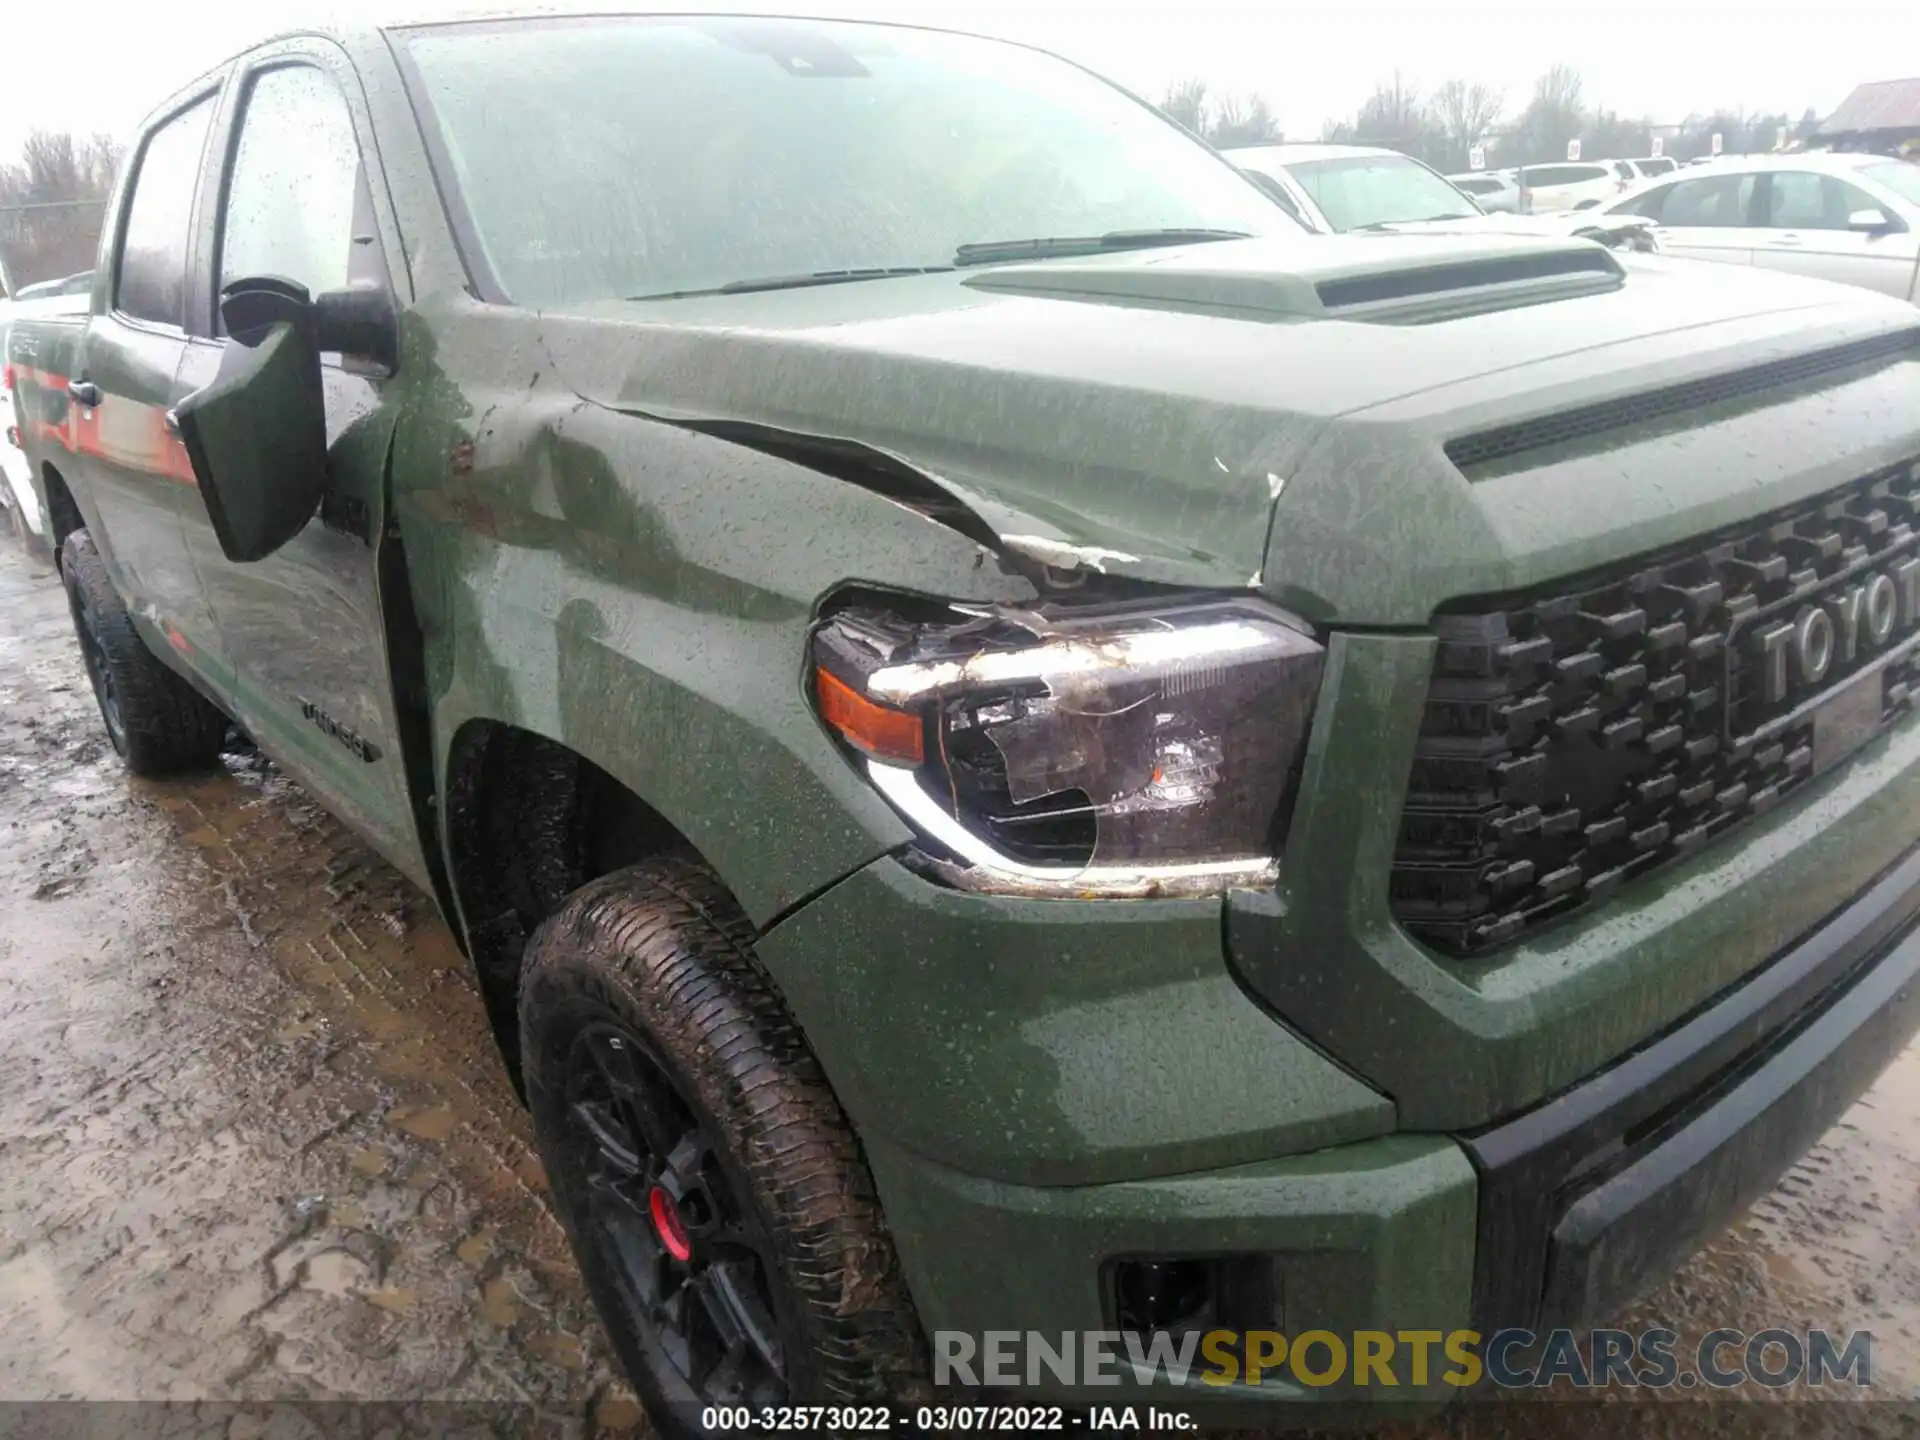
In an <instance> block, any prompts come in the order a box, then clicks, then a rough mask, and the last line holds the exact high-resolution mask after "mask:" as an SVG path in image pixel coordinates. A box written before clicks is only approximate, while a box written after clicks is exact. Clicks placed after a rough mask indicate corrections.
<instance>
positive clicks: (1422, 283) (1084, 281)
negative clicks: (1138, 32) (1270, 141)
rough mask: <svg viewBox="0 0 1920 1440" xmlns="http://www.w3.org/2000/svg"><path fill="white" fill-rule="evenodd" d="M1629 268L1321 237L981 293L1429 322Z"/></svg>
mask: <svg viewBox="0 0 1920 1440" xmlns="http://www.w3.org/2000/svg"><path fill="white" fill-rule="evenodd" d="M1625 281H1626V272H1625V271H1624V270H1623V269H1622V268H1621V267H1620V263H1619V261H1617V260H1616V259H1614V257H1613V255H1612V254H1611V253H1610V252H1609V251H1607V250H1605V249H1602V248H1601V247H1600V246H1598V245H1593V244H1589V243H1587V242H1586V241H1583V240H1546V239H1541V240H1536V239H1533V238H1531V237H1524V236H1502V237H1484V238H1483V237H1477V236H1476V237H1471V238H1469V237H1466V236H1440V235H1420V236H1412V235H1384V234H1383V235H1342V236H1315V237H1312V238H1302V239H1299V240H1292V241H1274V240H1243V241H1226V242H1221V243H1216V244H1209V245H1193V246H1185V247H1182V248H1180V249H1177V250H1155V251H1142V252H1134V253H1130V254H1125V255H1103V256H1098V257H1094V258H1090V259H1086V260H1073V261H1062V260H1056V261H1048V262H1042V263H1038V264H1026V265H1007V266H1001V267H997V268H995V269H992V270H985V271H982V272H981V273H979V274H977V275H971V276H969V277H968V278H967V281H966V283H967V284H968V285H969V286H971V287H972V288H974V289H977V290H992V291H1002V292H1012V293H1026V294H1034V295H1045V296H1049V297H1051V298H1054V299H1064V300H1086V301H1090V302H1095V303H1099V302H1104V303H1106V304H1111V305H1140V306H1145V307H1149V308H1153V309H1172V310H1188V311H1193V312H1195V313H1200V314H1215V315H1222V316H1230V317H1234V318H1238V319H1243V320H1275V321H1277V320H1316V319H1324V320H1356V321H1362V322H1366V323H1369V324H1375V325H1421V324H1431V323H1434V322H1436V321H1440V320H1453V319H1458V318H1460V317H1462V316H1467V315H1480V314H1486V313H1488V312H1491V311H1495V310H1511V309H1515V308H1517V307H1519V306H1522V305H1542V304H1546V303H1548V302H1550V301H1555V300H1567V299H1572V298H1574V297H1575V296H1580V295H1594V294H1600V293H1603V292H1605V291H1608V290H1616V289H1618V288H1619V287H1620V286H1621V285H1622V284H1624V283H1625Z"/></svg>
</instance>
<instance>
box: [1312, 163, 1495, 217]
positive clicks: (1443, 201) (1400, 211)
mask: <svg viewBox="0 0 1920 1440" xmlns="http://www.w3.org/2000/svg"><path fill="white" fill-rule="evenodd" d="M1287 173H1289V174H1290V175H1292V176H1293V178H1294V179H1295V180H1296V181H1298V182H1299V184H1300V188H1301V189H1303V190H1305V191H1306V192H1307V194H1309V195H1311V196H1312V197H1313V202H1314V204H1316V205H1318V206H1319V207H1320V213H1321V214H1322V215H1325V216H1326V217H1327V223H1328V224H1329V225H1331V226H1333V228H1334V229H1335V230H1359V229H1362V228H1364V227H1365V226H1369V225H1389V224H1394V223H1396V222H1399V221H1405V220H1458V219H1462V218H1465V217H1467V216H1471V215H1478V214H1479V213H1480V211H1479V210H1478V209H1477V208H1476V207H1475V206H1474V203H1473V202H1472V201H1471V200H1469V199H1468V198H1467V197H1466V196H1464V195H1462V194H1461V193H1460V192H1459V191H1458V190H1456V189H1454V188H1453V186H1451V185H1449V184H1448V183H1447V182H1446V181H1445V180H1442V179H1441V178H1440V177H1439V176H1438V175H1436V174H1434V173H1433V171H1431V170H1429V169H1427V167H1426V166H1424V165H1422V164H1420V163H1418V162H1417V161H1414V160H1409V159H1407V158H1406V157H1405V156H1404V155H1358V156H1354V157H1352V158H1348V159H1340V160H1304V161H1298V162H1295V163H1292V164H1289V165H1288V166H1287Z"/></svg>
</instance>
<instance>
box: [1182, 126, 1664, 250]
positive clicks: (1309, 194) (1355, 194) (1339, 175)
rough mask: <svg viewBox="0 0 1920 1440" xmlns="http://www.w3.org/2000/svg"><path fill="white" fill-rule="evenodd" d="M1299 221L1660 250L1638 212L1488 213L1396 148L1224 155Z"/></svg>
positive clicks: (1261, 148) (1322, 226)
mask: <svg viewBox="0 0 1920 1440" xmlns="http://www.w3.org/2000/svg"><path fill="white" fill-rule="evenodd" d="M1220 153H1221V154H1222V155H1224V156H1225V157H1226V158H1227V159H1228V160H1230V161H1232V162H1233V163H1234V164H1235V165H1237V166H1239V167H1240V169H1241V171H1242V172H1243V173H1244V174H1246V175H1247V176H1248V177H1249V178H1251V179H1252V180H1253V181H1254V183H1256V184H1257V185H1259V186H1260V188H1261V189H1262V190H1265V191H1266V192H1267V194H1268V195H1270V196H1272V197H1273V199H1274V201H1275V202H1276V203H1277V204H1278V205H1279V206H1280V207H1281V208H1282V209H1283V210H1285V211H1286V212H1287V213H1288V214H1289V215H1291V216H1293V218H1294V219H1296V220H1298V221H1299V222H1300V223H1301V224H1302V225H1305V226H1306V227H1307V228H1308V229H1309V230H1312V231H1314V232H1316V233H1318V234H1322V235H1343V234H1351V233H1354V232H1357V231H1367V230H1375V231H1378V230H1387V231H1396V232H1400V233H1413V232H1417V233H1420V234H1434V233H1443V234H1444V233H1459V234H1469V235H1541V236H1556V237H1559V236H1567V235H1573V236H1578V237H1580V238H1582V239H1588V240H1597V241H1599V242H1600V243H1601V244H1603V245H1607V246H1609V247H1611V248H1615V249H1632V250H1652V249H1655V248H1657V241H1656V240H1655V238H1654V232H1655V230H1656V229H1657V228H1658V227H1656V226H1654V225H1653V224H1652V223H1651V222H1649V221H1646V220H1642V219H1639V218H1638V217H1634V216H1625V215H1599V214H1594V213H1588V212H1582V213H1580V214H1567V215H1507V214H1497V215H1490V214H1488V213H1486V211H1484V210H1482V209H1481V207H1480V206H1479V205H1478V204H1476V203H1475V202H1474V200H1473V198H1472V197H1471V196H1469V195H1466V194H1464V193H1462V192H1461V191H1460V190H1459V189H1458V188H1457V187H1456V186H1454V185H1453V184H1452V183H1451V182H1450V181H1448V180H1447V179H1446V177H1444V176H1443V175H1441V174H1440V173H1439V172H1438V171H1437V170H1431V169H1429V168H1428V167H1427V166H1425V165H1422V164H1421V163H1420V162H1419V161H1418V160H1415V159H1414V158H1413V157H1412V156H1410V155H1402V154H1401V153H1400V152H1399V151H1398V150H1382V149H1378V148H1376V147H1373V146H1368V145H1248V146H1233V147H1229V148H1227V149H1223V150H1222V151H1221V152H1220Z"/></svg>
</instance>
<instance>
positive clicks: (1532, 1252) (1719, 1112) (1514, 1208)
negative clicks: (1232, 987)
mask: <svg viewBox="0 0 1920 1440" xmlns="http://www.w3.org/2000/svg"><path fill="white" fill-rule="evenodd" d="M1916 917H1920V850H1916V851H1913V852H1911V853H1909V854H1908V856H1907V857H1906V858H1905V859H1904V860H1902V861H1901V862H1900V863H1899V864H1897V865H1895V866H1894V867H1893V868H1892V869H1891V870H1889V871H1887V872H1886V873H1885V874H1883V875H1882V876H1881V877H1880V879H1879V880H1877V881H1876V882H1875V883H1874V884H1873V885H1872V886H1870V887H1869V888H1868V889H1867V890H1866V891H1865V892H1864V893H1862V894H1861V895H1860V896H1858V897H1857V898H1856V899H1855V900H1853V901H1852V902H1851V903H1850V904H1848V905H1847V906H1846V907H1845V908H1844V909H1842V910H1841V911H1839V912H1838V913H1837V914H1835V915H1834V916H1832V917H1831V918H1830V919H1829V920H1827V921H1826V923H1824V924H1823V925H1821V926H1820V927H1819V928H1818V929H1817V930H1815V931H1813V932H1812V933H1811V934H1809V935H1807V936H1806V937H1805V938H1803V939H1802V940H1800V941H1799V942H1798V943H1797V944H1795V945H1793V946H1792V947H1791V948H1789V949H1787V950H1785V951H1783V952H1782V953H1781V954H1779V955H1777V956H1776V957H1775V958H1774V959H1773V960H1772V961H1771V962H1770V963H1769V964H1767V965H1766V966H1765V967H1764V968H1763V969H1761V970H1760V971H1759V972H1758V973H1757V974H1755V975H1754V976H1753V977H1752V978H1750V979H1749V980H1747V981H1746V982H1745V983H1743V984H1741V985H1740V986H1739V987H1737V988H1736V989H1734V990H1733V991H1732V992H1730V993H1728V994H1726V995H1724V996H1722V997H1720V998H1719V999H1717V1000H1716V1001H1714V1002H1713V1003H1712V1004H1710V1005H1708V1006H1706V1007H1704V1008H1702V1009H1701V1010H1699V1011H1697V1012H1695V1013H1694V1014H1693V1015H1692V1016H1690V1017H1689V1018H1687V1019H1686V1020H1684V1021H1682V1022H1681V1023H1680V1024H1679V1025H1677V1026H1675V1027H1674V1028H1673V1029H1671V1030H1668V1031H1667V1032H1665V1033H1664V1034H1662V1035H1661V1036H1659V1037H1658V1038H1657V1039H1655V1040H1653V1041H1652V1042H1650V1043H1649V1044H1647V1045H1646V1046H1644V1047H1642V1048H1641V1049H1639V1050H1637V1051H1635V1052H1634V1053H1633V1054H1631V1055H1629V1056H1627V1057H1626V1058H1625V1059H1623V1060H1621V1061H1620V1062H1619V1063H1618V1064H1616V1065H1613V1066H1612V1067H1610V1068H1608V1069H1606V1070H1603V1071H1601V1072H1600V1073H1599V1074H1597V1075H1595V1076H1593V1077H1592V1078H1591V1079H1589V1080H1587V1081H1585V1082H1583V1083H1582V1084H1580V1085H1578V1086H1575V1087H1574V1088H1573V1089H1571V1090H1569V1091H1567V1092H1565V1093H1563V1094H1562V1095H1560V1096H1558V1097H1557V1098H1556V1099H1554V1100H1552V1101H1550V1102H1548V1103H1547V1104H1545V1105H1542V1106H1540V1107H1539V1108H1537V1109H1535V1110H1531V1111H1528V1112H1527V1113H1525V1114H1523V1115H1520V1116H1518V1117H1516V1118H1514V1119H1512V1120H1509V1121H1507V1122H1505V1123H1503V1124H1501V1125H1499V1126H1496V1127H1494V1128H1492V1129H1488V1130H1484V1131H1482V1132H1480V1133H1478V1134H1476V1135H1473V1136H1470V1137H1468V1138H1467V1139H1466V1140H1465V1141H1464V1144H1465V1146H1466V1149H1467V1152H1468V1153H1469V1154H1470V1155H1471V1156H1472V1157H1473V1160H1474V1164H1475V1167H1476V1169H1478V1171H1479V1172H1480V1207H1479V1208H1480V1219H1479V1232H1478V1238H1477V1242H1476V1251H1477V1260H1476V1264H1475V1278H1474V1305H1473V1312H1474V1324H1475V1326H1476V1328H1478V1329H1480V1330H1481V1331H1483V1332H1485V1333H1491V1332H1492V1331H1495V1330H1498V1329H1502V1328H1505V1327H1522V1328H1529V1329H1535V1330H1539V1329H1542V1328H1546V1327H1549V1326H1553V1325H1559V1324H1567V1323H1572V1322H1575V1321H1578V1320H1600V1319H1604V1318H1606V1317H1607V1316H1608V1315H1610V1314H1611V1313H1612V1312H1613V1311H1614V1310H1615V1309H1616V1308H1617V1307H1618V1306H1620V1305H1622V1304H1624V1303H1625V1302H1626V1301H1627V1300H1629V1299H1631V1298H1632V1297H1633V1295H1634V1294H1636V1293H1637V1292H1638V1291H1639V1290H1641V1289H1642V1288H1643V1287H1645V1286H1646V1285H1647V1284H1648V1283H1650V1282H1652V1281H1654V1280H1657V1279H1658V1278H1659V1277H1660V1276H1661V1275H1663V1274H1664V1273H1666V1271H1667V1270H1668V1269H1670V1268H1671V1267H1672V1266H1673V1265H1674V1264H1676V1263H1678V1262H1679V1261H1680V1260H1682V1259H1684V1258H1685V1257H1686V1255H1688V1254H1689V1253H1691V1252H1692V1251H1693V1250H1694V1249H1695V1248H1697V1247H1698V1246H1699V1245H1701V1244H1702V1243H1704V1242H1705V1241H1706V1240H1707V1239H1709V1238H1711V1237H1712V1236H1713V1235H1714V1234H1716V1233H1717V1232H1718V1231H1720V1230H1721V1229H1723V1228H1724V1227H1725V1226H1726V1225H1727V1224H1729V1223H1730V1222H1731V1221H1732V1220H1733V1219H1735V1218H1736V1217H1737V1216H1738V1215H1739V1214H1740V1212H1741V1211H1743V1210H1744V1209H1746V1207H1747V1206H1748V1205H1750V1204H1752V1203H1753V1201H1755V1200H1756V1199H1758V1198H1759V1197H1760V1196H1761V1195H1763V1194H1765V1193H1766V1192H1767V1191H1768V1190H1769V1189H1771V1188H1772V1186H1773V1184H1774V1182H1775V1181H1776V1180H1778V1179H1779V1177H1780V1176H1781V1175H1782V1174H1783V1173H1784V1172H1785V1171H1786V1170H1787V1169H1788V1168H1789V1167H1790V1166H1791V1165H1792V1164H1793V1163H1794V1162H1795V1161H1796V1160H1798V1159H1799V1158H1800V1156H1801V1155H1802V1154H1803V1153H1805V1151H1806V1150H1807V1149H1808V1148H1809V1147H1810V1146H1812V1145H1813V1144H1814V1143H1815V1142H1817V1141H1818V1140H1819V1139H1820V1137H1821V1135H1823V1134H1824V1133H1825V1132H1826V1131H1827V1130H1828V1129H1829V1128H1830V1127H1831V1126H1832V1125H1833V1124H1834V1122H1835V1121H1837V1120H1838V1119H1839V1118H1840V1116H1841V1114H1842V1113H1843V1112H1844V1111H1845V1110H1846V1109H1847V1107H1848V1106H1849V1105H1851V1104H1852V1103H1853V1102H1854V1100H1856V1099H1857V1098H1858V1097H1859V1096H1860V1094H1861V1093H1862V1092H1863V1091H1865V1090H1866V1089H1867V1088H1868V1087H1869V1086H1870V1085H1871V1084H1872V1083H1873V1081H1874V1079H1875V1077H1876V1076H1878V1075H1879V1073H1880V1072H1881V1070H1882V1069H1884V1068H1885V1067H1886V1065H1887V1064H1888V1063H1889V1062H1890V1061H1891V1060H1892V1059H1893V1058H1894V1057H1895V1056H1896V1055H1897V1054H1899V1052H1900V1050H1901V1049H1902V1048H1903V1047H1904V1046H1905V1045H1906V1044H1907V1042H1908V1041H1909V1040H1910V1039H1911V1038H1912V1036H1913V1034H1914V1032H1915V1031H1916V1030H1920V926H1916Z"/></svg>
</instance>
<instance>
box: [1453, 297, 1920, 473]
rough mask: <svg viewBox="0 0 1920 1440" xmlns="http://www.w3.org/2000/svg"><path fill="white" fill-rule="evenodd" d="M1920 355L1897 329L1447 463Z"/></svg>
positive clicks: (1531, 425) (1465, 466) (1561, 423)
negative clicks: (1856, 367)
mask: <svg viewBox="0 0 1920 1440" xmlns="http://www.w3.org/2000/svg"><path fill="white" fill-rule="evenodd" d="M1916 352H1920V330H1911V329H1909V330H1896V331H1894V332H1893V333H1892V334H1889V335H1877V336H1875V337H1874V338H1872V339H1871V340H1856V341H1854V342H1853V343H1852V344H1849V345H1837V346H1835V347H1834V348H1833V349H1831V350H1817V351H1815V352H1814V353H1813V354H1811V355H1796V356H1794V357H1792V358H1791V359H1788V360H1773V361H1769V362H1768V363H1767V364H1764V365H1753V366H1749V367H1748V368H1747V369H1744V370H1735V371H1733V372H1732V373H1731V374H1727V375H1713V376H1709V377H1708V378H1706V379H1704V380H1694V381H1690V382H1689V383H1687V384H1685V385H1672V386H1669V387H1667V388H1666V389H1664V390H1655V391H1651V392H1649V393H1647V394H1644V395H1627V396H1623V397H1622V398H1620V399H1618V400H1603V401H1601V402H1599V403H1598V404H1594V405H1583V406H1581V407H1580V408H1579V409H1576V410H1562V411H1559V412H1558V413H1556V414H1553V415H1543V416H1541V417H1540V418H1539V419H1537V420H1523V421H1521V422H1519V423H1518V424H1515V425H1502V426H1499V427H1498V428H1497V429H1493V430H1482V431H1479V432H1478V433H1476V434H1472V435H1459V436H1456V437H1455V438H1453V439H1452V440H1449V441H1448V442H1447V444H1446V452H1447V458H1448V459H1449V460H1451V461H1453V463H1454V464H1455V465H1456V466H1458V467H1459V468H1460V469H1462V470H1470V469H1473V468H1474V467H1475V466H1480V465H1491V464H1492V463H1493V462H1494V461H1496V460H1506V459H1510V458H1512V457H1513V456H1515V455H1519V454H1523V453H1525V452H1526V451H1529V450H1538V449H1542V448H1544V447H1546V446H1548V445H1563V444H1566V443H1568V442H1570V441H1573V440H1582V439H1585V438H1586V437H1587V436H1590V435H1598V434H1601V433H1603V432H1605V431H1609V430H1619V429H1624V428H1625V427H1627V426H1630V425H1645V424H1647V423H1649V422H1651V421H1655V420H1661V419H1665V418H1667V417H1669V416H1673V415H1681V414H1685V413H1687V412H1688V411H1692V410H1699V409H1702V408H1704V407H1705V406H1708V405H1716V404H1720V403H1721V402H1723V401H1727V400H1740V399H1746V398H1749V397H1752V396H1757V395H1761V394H1764V393H1765V392H1766V391H1769V390H1778V389H1783V388H1785V387H1786V386H1789V385H1798V384H1804V383H1805V382H1807V381H1809V380H1817V379H1822V378H1824V377H1826V376H1829V375H1832V374H1834V373H1835V372H1837V371H1840V370H1850V369H1852V368H1854V367H1855V366H1866V365H1886V364H1891V363H1892V362H1894V361H1896V360H1902V359H1905V358H1907V357H1909V356H1911V355H1913V354H1915V353H1916Z"/></svg>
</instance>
